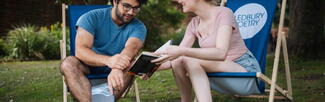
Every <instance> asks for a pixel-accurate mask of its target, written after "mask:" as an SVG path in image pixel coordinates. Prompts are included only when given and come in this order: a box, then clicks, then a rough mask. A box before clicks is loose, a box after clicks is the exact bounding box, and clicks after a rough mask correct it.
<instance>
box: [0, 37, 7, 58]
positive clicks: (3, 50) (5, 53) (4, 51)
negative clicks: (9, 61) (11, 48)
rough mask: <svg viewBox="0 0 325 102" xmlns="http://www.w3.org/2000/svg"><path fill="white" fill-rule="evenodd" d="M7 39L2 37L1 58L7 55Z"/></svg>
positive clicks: (0, 41)
mask: <svg viewBox="0 0 325 102" xmlns="http://www.w3.org/2000/svg"><path fill="white" fill-rule="evenodd" d="M5 45H6V44H5V41H4V40H2V39H1V38H0V58H2V57H4V56H7V46H5Z"/></svg>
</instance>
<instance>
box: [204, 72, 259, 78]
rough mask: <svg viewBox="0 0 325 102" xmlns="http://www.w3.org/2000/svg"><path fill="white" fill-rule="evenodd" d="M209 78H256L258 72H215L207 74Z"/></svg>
mask: <svg viewBox="0 0 325 102" xmlns="http://www.w3.org/2000/svg"><path fill="white" fill-rule="evenodd" d="M207 75H208V77H236V78H254V77H256V72H214V73H207Z"/></svg>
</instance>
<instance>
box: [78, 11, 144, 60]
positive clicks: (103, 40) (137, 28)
mask: <svg viewBox="0 0 325 102" xmlns="http://www.w3.org/2000/svg"><path fill="white" fill-rule="evenodd" d="M111 11H112V7H108V8H103V9H96V10H92V11H89V12H87V13H85V14H83V15H82V16H81V17H80V18H79V19H78V21H77V24H76V26H77V27H81V28H83V29H85V30H86V31H88V32H89V33H90V34H92V35H93V36H94V43H93V47H92V50H93V51H95V52H96V53H97V54H102V55H108V56H113V55H115V54H118V53H121V52H122V50H123V49H124V47H125V43H126V41H127V40H128V39H129V38H130V37H136V38H138V39H140V40H142V42H144V40H145V38H146V34H147V29H146V27H145V25H144V24H143V23H142V22H141V21H140V20H138V19H136V18H134V19H133V20H132V21H130V22H129V23H128V24H124V25H122V26H118V25H117V24H115V22H114V21H113V20H112V16H111ZM76 50H78V49H76Z"/></svg>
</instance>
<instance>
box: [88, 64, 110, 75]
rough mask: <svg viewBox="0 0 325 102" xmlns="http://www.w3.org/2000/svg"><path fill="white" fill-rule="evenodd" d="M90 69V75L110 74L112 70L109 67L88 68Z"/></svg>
mask: <svg viewBox="0 0 325 102" xmlns="http://www.w3.org/2000/svg"><path fill="white" fill-rule="evenodd" d="M88 67H89V70H90V74H109V73H110V72H111V70H112V69H111V68H109V67H107V66H102V67H93V66H88Z"/></svg>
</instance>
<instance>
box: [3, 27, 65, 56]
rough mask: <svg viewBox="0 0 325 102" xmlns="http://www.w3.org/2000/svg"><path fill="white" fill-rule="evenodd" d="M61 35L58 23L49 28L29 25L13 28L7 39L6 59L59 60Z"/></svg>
mask: <svg viewBox="0 0 325 102" xmlns="http://www.w3.org/2000/svg"><path fill="white" fill-rule="evenodd" d="M61 35H62V34H61V27H60V24H59V23H56V24H53V25H51V26H50V27H49V28H47V27H37V26H34V25H30V24H27V25H26V24H25V25H22V26H18V27H15V28H14V29H13V30H11V31H9V33H8V37H7V43H8V44H7V45H8V57H9V58H14V59H19V60H44V59H59V58H60V41H59V40H60V39H61V38H62V36H61Z"/></svg>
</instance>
